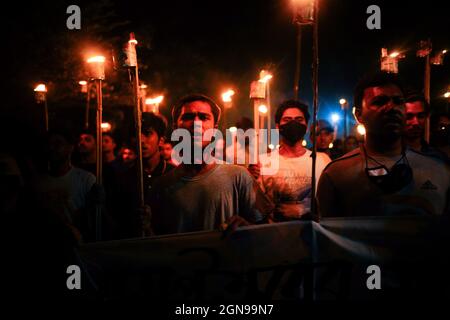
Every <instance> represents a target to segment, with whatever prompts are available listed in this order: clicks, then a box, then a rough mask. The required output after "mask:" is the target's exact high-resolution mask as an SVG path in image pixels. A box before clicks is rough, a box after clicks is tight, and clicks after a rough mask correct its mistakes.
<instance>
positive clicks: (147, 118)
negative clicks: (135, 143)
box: [141, 112, 167, 138]
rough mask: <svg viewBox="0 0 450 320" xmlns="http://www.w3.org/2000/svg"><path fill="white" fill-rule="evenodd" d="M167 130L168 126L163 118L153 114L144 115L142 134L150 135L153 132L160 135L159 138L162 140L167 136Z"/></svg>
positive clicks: (146, 113)
mask: <svg viewBox="0 0 450 320" xmlns="http://www.w3.org/2000/svg"><path fill="white" fill-rule="evenodd" d="M166 129H167V126H166V123H165V122H164V120H163V118H161V117H160V116H158V115H157V114H155V113H153V112H143V113H142V127H141V131H142V134H144V135H148V134H149V133H150V131H151V130H153V131H155V132H156V134H157V135H158V138H161V137H164V136H165V134H166Z"/></svg>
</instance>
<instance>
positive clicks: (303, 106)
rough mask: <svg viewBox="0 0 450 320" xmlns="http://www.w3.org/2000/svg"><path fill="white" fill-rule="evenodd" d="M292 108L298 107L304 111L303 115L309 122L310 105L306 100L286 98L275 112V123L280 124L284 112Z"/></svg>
mask: <svg viewBox="0 0 450 320" xmlns="http://www.w3.org/2000/svg"><path fill="white" fill-rule="evenodd" d="M290 108H297V109H299V110H300V111H301V112H303V115H304V116H305V120H306V123H308V121H309V118H310V115H309V111H308V109H309V108H308V105H307V104H306V103H304V102H301V101H298V100H286V101H283V102H282V103H281V104H280V105H279V106H278V108H277V111H276V112H275V123H277V124H279V123H280V121H281V118H282V117H283V113H284V112H285V111H286V110H287V109H290Z"/></svg>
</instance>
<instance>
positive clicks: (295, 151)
mask: <svg viewBox="0 0 450 320" xmlns="http://www.w3.org/2000/svg"><path fill="white" fill-rule="evenodd" d="M305 152H306V149H305V147H303V146H302V140H299V141H297V142H296V143H295V144H290V143H288V142H287V141H285V140H284V139H281V146H280V155H282V156H284V157H288V158H295V157H301V156H302V155H304V154H305Z"/></svg>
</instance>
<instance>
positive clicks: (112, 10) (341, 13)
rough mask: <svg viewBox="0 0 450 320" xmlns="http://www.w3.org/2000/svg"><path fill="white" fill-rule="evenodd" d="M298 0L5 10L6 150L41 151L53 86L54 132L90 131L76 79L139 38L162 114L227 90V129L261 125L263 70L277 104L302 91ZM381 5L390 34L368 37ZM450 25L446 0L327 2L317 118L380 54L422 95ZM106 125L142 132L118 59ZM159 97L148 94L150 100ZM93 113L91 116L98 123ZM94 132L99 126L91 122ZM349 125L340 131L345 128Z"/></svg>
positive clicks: (444, 81)
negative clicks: (256, 118)
mask: <svg viewBox="0 0 450 320" xmlns="http://www.w3.org/2000/svg"><path fill="white" fill-rule="evenodd" d="M290 3H291V1H290V0H260V1H257V0H250V1H236V0H229V1H201V0H200V1H186V0H185V1H179V0H174V1H132V0H130V1H113V0H102V1H96V2H91V1H77V2H76V3H73V2H70V3H69V2H64V1H61V2H54V3H53V2H45V1H44V2H42V1H35V2H32V3H19V2H17V3H13V4H11V5H12V6H8V7H6V6H5V7H4V10H3V13H2V15H3V17H2V23H3V24H4V27H3V28H2V29H3V32H5V37H3V38H4V39H5V40H4V41H5V42H4V46H2V48H3V53H4V54H3V58H2V59H3V65H4V70H6V76H5V77H4V80H6V87H5V91H4V92H3V93H4V99H3V105H2V106H1V121H2V124H1V127H2V130H3V133H2V137H3V138H4V139H3V140H4V145H10V147H13V148H15V147H17V146H20V145H23V143H27V142H28V143H31V142H30V141H32V138H34V137H35V136H37V135H39V133H40V132H42V129H43V116H42V108H41V106H38V105H36V103H35V102H34V96H33V88H34V87H35V85H36V84H37V83H38V82H41V81H44V82H46V83H47V84H48V87H49V93H48V103H49V110H50V127H60V126H61V127H65V128H69V129H71V130H72V131H73V132H76V131H77V130H79V129H81V127H82V124H83V115H84V111H83V110H84V99H85V98H84V96H83V95H82V94H81V93H79V86H78V81H79V80H81V79H82V78H83V77H85V76H86V74H85V71H84V66H85V64H84V62H83V61H84V59H85V57H86V55H87V54H88V53H89V51H91V52H93V49H95V50H97V51H98V52H101V53H103V54H104V55H105V56H106V57H107V58H108V59H109V58H110V57H111V55H112V50H113V51H114V55H116V56H117V54H118V52H120V48H121V46H122V45H123V44H124V43H125V42H126V41H127V40H128V34H129V32H131V31H133V32H135V33H136V38H137V39H138V41H139V45H138V57H139V63H140V77H141V81H142V82H145V83H146V84H148V85H149V86H150V90H151V92H152V93H154V94H159V93H163V94H164V95H165V100H164V102H163V103H162V104H161V112H162V113H163V114H165V115H166V116H169V114H170V111H169V110H170V107H171V106H172V105H173V103H174V102H175V101H176V100H177V98H179V97H180V96H182V95H184V94H187V93H190V92H203V93H206V94H208V95H210V96H212V97H213V98H215V99H216V100H218V101H220V93H221V92H222V91H223V90H224V89H226V88H228V87H232V88H234V90H235V91H236V92H237V94H236V96H235V97H234V107H233V109H232V110H231V112H230V113H229V115H228V123H227V126H231V125H233V124H234V123H235V122H236V121H237V120H238V119H239V117H240V116H242V115H247V116H250V117H252V104H251V101H250V99H249V86H250V82H251V81H252V80H256V79H257V78H258V74H259V71H260V70H261V69H262V68H270V70H271V71H272V73H273V74H274V78H273V82H272V83H273V84H272V87H271V95H272V104H273V105H274V106H276V105H277V104H279V103H280V102H281V101H282V100H283V99H287V98H291V97H292V95H293V79H294V67H295V48H296V47H295V45H296V44H295V33H296V29H295V26H294V24H293V23H292V9H291V6H290V5H291V4H290ZM70 4H77V5H79V6H80V8H81V30H80V31H77V30H73V31H72V30H68V29H67V28H66V19H67V18H68V16H69V15H68V14H66V8H67V7H68V6H69V5H70ZM371 4H376V5H378V6H380V8H381V27H382V29H381V30H368V29H367V27H366V20H367V18H368V16H369V15H368V14H367V13H366V9H367V7H368V6H369V5H371ZM311 34H312V28H311V27H304V28H303V39H302V64H301V82H300V97H301V99H303V100H306V101H307V102H308V103H309V104H311V102H312V90H311V50H312V49H311V43H312V42H311V40H312V39H311ZM449 34H450V19H449V18H448V9H447V7H446V6H445V2H444V1H437V2H435V1H426V2H424V1H421V2H412V1H357V0H340V1H339V0H322V1H321V5H320V18H319V51H320V52H319V55H320V71H319V118H327V119H330V114H331V113H332V112H340V106H339V104H338V100H339V98H341V97H345V98H346V99H347V100H349V101H351V99H352V90H353V87H354V86H355V84H356V82H357V80H358V79H359V78H360V77H361V76H362V75H363V74H364V73H365V72H366V71H369V70H375V69H378V68H379V64H380V63H379V59H380V51H381V48H382V47H387V48H388V50H390V51H392V50H394V49H397V50H401V51H402V52H404V53H405V54H406V57H405V58H404V59H403V60H401V61H400V63H399V70H400V75H401V76H402V77H403V78H404V79H405V80H406V81H407V82H408V84H409V85H410V87H411V88H412V89H415V90H419V91H421V90H422V89H423V74H424V59H423V58H418V57H416V49H417V46H418V42H419V41H420V40H425V39H427V38H430V39H431V41H432V43H433V48H434V50H435V51H434V52H436V51H438V50H442V49H444V48H447V49H450V39H449ZM449 71H450V61H449V59H448V57H447V59H444V65H442V66H432V67H431V97H432V101H433V108H435V109H437V108H439V109H442V108H446V107H447V108H448V100H445V99H444V98H442V95H443V93H444V92H445V91H446V90H447V88H448V86H449V85H450V79H449V75H450V72H449ZM103 90H104V118H105V120H107V121H112V122H114V124H115V127H116V130H117V132H119V133H120V134H121V136H122V137H123V138H124V139H128V137H129V135H130V132H131V130H132V128H133V124H132V117H131V115H132V113H131V111H132V109H131V108H132V107H131V104H132V100H131V89H130V86H129V82H128V76H127V74H126V72H125V71H124V70H121V71H115V70H114V69H113V67H112V63H110V60H108V63H107V65H106V83H105V87H104V88H103ZM152 93H150V94H149V95H152ZM93 115H94V113H93V111H92V117H91V119H94V118H93ZM92 124H93V123H92ZM341 127H342V126H340V128H341Z"/></svg>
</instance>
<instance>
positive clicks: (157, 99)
mask: <svg viewBox="0 0 450 320" xmlns="http://www.w3.org/2000/svg"><path fill="white" fill-rule="evenodd" d="M163 99H164V96H157V97H155V98H147V99H145V104H159V103H161V102H162V101H163Z"/></svg>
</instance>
